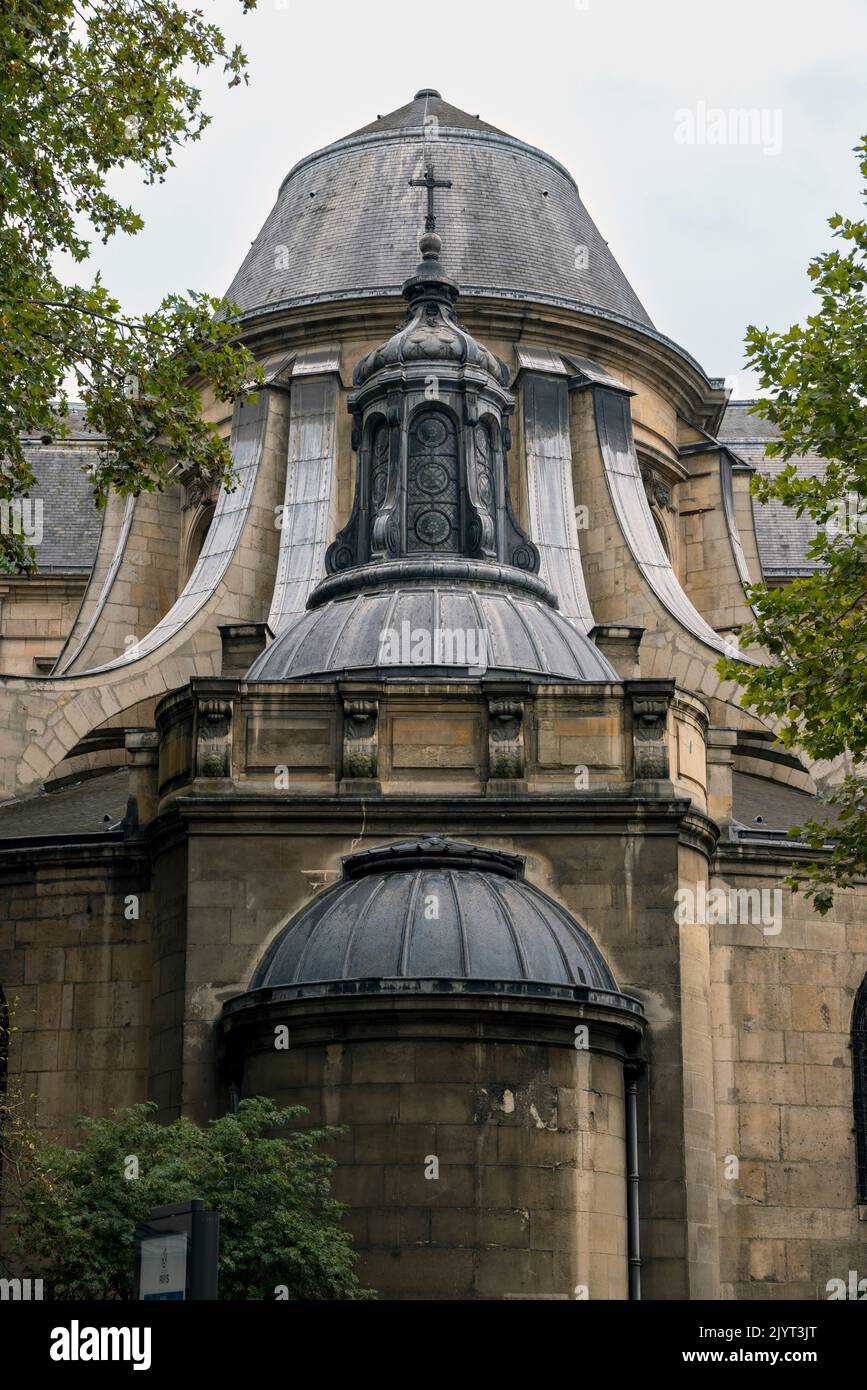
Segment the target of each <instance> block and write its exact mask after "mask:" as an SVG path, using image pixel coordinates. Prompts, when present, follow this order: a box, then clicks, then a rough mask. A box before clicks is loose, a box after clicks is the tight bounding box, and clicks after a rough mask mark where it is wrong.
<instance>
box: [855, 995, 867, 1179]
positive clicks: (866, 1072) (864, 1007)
mask: <svg viewBox="0 0 867 1390" xmlns="http://www.w3.org/2000/svg"><path fill="white" fill-rule="evenodd" d="M852 1078H853V1082H854V1091H855V1094H854V1102H855V1146H856V1151H857V1163H858V1201H859V1202H867V975H865V976H864V979H863V980H862V982H861V988H860V989H859V991H858V993H857V994H856V995H855V1008H854V1011H853V1013H852Z"/></svg>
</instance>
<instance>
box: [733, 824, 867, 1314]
mask: <svg viewBox="0 0 867 1390" xmlns="http://www.w3.org/2000/svg"><path fill="white" fill-rule="evenodd" d="M718 871H719V876H718V877H715V878H714V880H713V886H714V887H724V888H734V889H748V890H749V889H759V890H767V891H768V892H769V893H773V892H774V891H775V890H778V891H779V892H780V894H781V898H780V907H781V913H780V918H779V926H780V929H779V931H776V930H775V927H776V925H777V924H776V923H775V922H773V921H772V920H771V918H772V915H773V914H772V908H773V899H768V900H766V901H767V903H768V907H769V909H771V910H769V911H768V912H767V913H766V917H767V919H768V926H769V929H768V931H767V932H766V931H764V930H763V926H762V925H754V924H752V923H750V924H747V923H741V924H738V925H725V924H717V925H714V926H712V927H711V928H710V932H711V935H712V938H713V948H712V971H713V995H712V998H713V1013H714V1059H715V1072H716V1111H717V1128H718V1134H719V1138H718V1190H719V1209H720V1232H721V1280H722V1290H723V1296H724V1297H729V1298H799V1299H824V1298H827V1297H828V1289H827V1284H828V1280H829V1279H834V1278H839V1279H842V1280H844V1281H846V1280H847V1279H848V1273H849V1271H850V1270H856V1271H858V1272H859V1275H860V1277H861V1278H864V1277H867V1208H865V1207H861V1208H860V1209H859V1207H858V1202H857V1187H856V1171H855V1139H854V1129H853V1110H852V1084H853V1083H852V1054H851V1047H850V1029H851V1022H852V1005H853V1000H854V996H855V992H856V990H857V989H858V987H859V985H860V984H861V981H862V980H863V979H864V976H865V973H867V917H865V911H864V897H863V892H840V893H837V895H836V900H835V905H834V910H833V912H832V913H831V914H829V916H828V917H827V918H824V919H823V918H821V917H819V915H818V914H817V913H815V912H813V910H812V909H811V908H810V906H809V905H808V903H807V902H806V901H805V899H804V898H803V897H802V896H801V895H792V894H791V893H790V892H789V891H788V890H787V889H784V888H783V886H782V880H783V876H784V875H783V871H782V868H781V867H780V865H779V863H776V864H775V863H774V861H773V858H772V856H771V855H770V854H769V853H768V851H767V850H762V849H760V848H749V849H747V848H745V847H736V846H729V847H726V848H725V850H724V852H723V851H721V853H720V856H719V861H718ZM732 1159H735V1160H736V1162H734V1163H733V1162H732V1161H731V1160H732Z"/></svg>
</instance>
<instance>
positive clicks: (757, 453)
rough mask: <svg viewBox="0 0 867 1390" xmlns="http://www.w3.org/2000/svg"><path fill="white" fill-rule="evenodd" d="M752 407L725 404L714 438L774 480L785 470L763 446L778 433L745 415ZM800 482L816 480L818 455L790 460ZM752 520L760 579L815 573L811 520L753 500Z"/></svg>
mask: <svg viewBox="0 0 867 1390" xmlns="http://www.w3.org/2000/svg"><path fill="white" fill-rule="evenodd" d="M752 404H753V403H752V401H730V402H729V404H728V406H727V407H726V412H725V415H724V417H723V421H722V425H721V426H720V428H719V430H718V432H717V438H718V439H720V440H721V441H722V442H723V443H725V444H729V445H730V446H731V449H732V451H733V452H734V453H736V454H737V455H738V456H739V457H740V458H742V459H744V460H745V461H746V462H747V463H750V464H752V465H753V467H754V468H756V469H758V470H759V471H760V472H762V473H767V474H769V475H770V476H771V477H775V476H776V475H777V474H778V473H779V472H780V471H781V470H782V469H783V468H784V467H785V462H784V460H783V459H774V458H768V457H767V456H766V454H765V445H766V444H767V442H768V441H769V440H771V439H776V438H777V436H778V431H777V428H776V426H775V425H773V424H772V423H771V422H770V421H769V420H762V419H760V418H759V417H758V416H757V415H751V414H750V413H749V409H750V406H751V405H752ZM790 462H792V463H794V464H795V466H796V468H797V471H798V474H799V476H801V477H805V478H806V477H810V478H816V477H821V476H822V473H823V472H824V468H825V460H824V459H823V458H821V456H820V455H819V454H802V455H800V456H796V457H795V458H793V459H791V460H790ZM753 518H754V521H755V526H756V540H757V542H758V547H759V558H760V560H761V562H762V574H763V576H764V578H765V579H789V578H794V577H796V576H799V575H810V574H813V573H814V571H815V570H816V569H817V568H818V566H817V564H816V562H815V560H813V559H811V558H810V556H809V555H808V554H807V548H808V546H809V545H810V542H811V541H812V540H813V538H814V536H815V534H816V525H815V523H814V522H813V521H812V520H811V519H810V517H808V516H806V515H804V516H800V517H799V516H797V515H796V513H795V512H794V510H793V509H792V508H791V507H786V506H784V505H783V503H782V502H778V501H774V500H772V501H770V502H768V503H766V504H765V505H764V506H763V505H762V504H761V503H760V502H759V501H758V500H757V499H756V498H753Z"/></svg>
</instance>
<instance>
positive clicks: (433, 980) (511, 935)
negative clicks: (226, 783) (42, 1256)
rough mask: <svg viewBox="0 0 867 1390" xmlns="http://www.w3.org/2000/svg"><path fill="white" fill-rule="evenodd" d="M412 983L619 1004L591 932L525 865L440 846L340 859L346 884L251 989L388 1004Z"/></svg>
mask: <svg viewBox="0 0 867 1390" xmlns="http://www.w3.org/2000/svg"><path fill="white" fill-rule="evenodd" d="M410 981H418V982H421V981H424V982H426V983H427V985H429V986H430V987H431V990H432V991H433V992H436V988H437V985H439V986H440V987H442V988H446V986H447V982H448V983H450V984H452V985H454V984H456V983H457V982H464V983H465V984H466V985H468V986H469V985H470V984H473V985H476V986H479V987H481V986H483V985H491V986H498V987H499V992H506V993H509V992H517V993H532V992H533V991H532V988H529V987H531V986H549V987H561V988H564V989H566V990H569V991H574V990H576V989H578V990H581V991H586V990H592V991H602V992H604V993H606V994H609V995H614V996H616V1001H617V1002H621V1001H623V1000H624V996H621V995H618V994H617V987H616V985H615V983H614V979H613V977H612V975H611V971H610V970H609V969H608V966H607V964H606V963H605V960H604V958H603V956H602V954H601V952H600V951H599V949H598V948H597V946H596V944H595V943H594V942H593V940H592V939H591V937H590V936H589V934H588V933H587V932H586V931H585V930H584V928H583V927H581V926H579V925H578V923H577V922H576V921H575V920H574V918H573V917H571V916H570V914H569V913H568V912H567V911H566V910H565V909H564V908H562V907H560V905H559V904H558V903H555V902H554V901H553V900H552V899H551V898H548V897H546V895H545V894H544V893H541V892H540V891H539V889H538V888H534V887H533V886H532V885H531V884H529V883H526V882H525V881H524V860H523V858H522V857H521V856H520V855H517V854H511V853H508V852H506V851H503V850H495V849H488V848H483V847H481V846H478V845H471V844H463V843H460V842H458V841H454V840H444V839H439V838H423V839H418V840H407V841H404V842H402V843H400V844H392V845H385V846H382V847H381V848H377V849H372V850H367V851H365V852H364V853H361V854H354V855H351V856H350V857H349V858H347V859H344V861H343V877H342V879H341V880H340V882H339V883H337V884H335V885H334V886H333V887H331V888H328V889H326V890H325V891H324V892H322V893H320V894H319V896H318V897H316V898H314V900H313V902H311V903H310V904H308V906H307V907H305V908H303V909H302V910H301V912H299V913H298V914H297V915H296V916H295V917H294V918H293V919H292V921H291V922H290V923H289V925H288V926H287V927H285V928H284V930H283V931H282V932H281V933H280V934H279V936H278V937H277V938H276V940H275V941H274V942H273V943H272V945H271V947H270V949H269V950H268V952H267V954H266V956H265V958H264V960H263V961H262V963H261V965H260V966H259V969H258V970H257V971H256V975H255V977H254V980H253V983H252V986H251V989H252V990H259V989H270V990H277V989H279V990H280V991H281V993H282V991H283V990H287V989H288V990H291V991H293V992H296V993H299V994H303V995H304V996H309V995H311V994H320V993H333V992H346V990H347V989H350V992H354V993H387V992H388V990H389V988H390V987H396V986H397V982H410ZM612 1002H615V1001H612ZM632 1002H633V1001H630V1003H632ZM621 1006H622V1004H621ZM636 1007H637V1006H636Z"/></svg>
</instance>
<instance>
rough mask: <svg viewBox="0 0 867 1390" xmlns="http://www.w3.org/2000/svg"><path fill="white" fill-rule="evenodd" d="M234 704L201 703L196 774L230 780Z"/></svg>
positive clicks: (209, 701)
mask: <svg viewBox="0 0 867 1390" xmlns="http://www.w3.org/2000/svg"><path fill="white" fill-rule="evenodd" d="M231 727H232V705H231V702H230V701H229V700H213V699H212V700H200V701H199V719H198V737H197V741H196V775H197V776H198V777H228V776H229V775H230V772H231V766H232V740H231Z"/></svg>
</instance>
